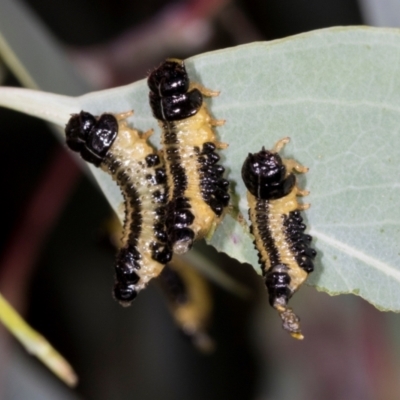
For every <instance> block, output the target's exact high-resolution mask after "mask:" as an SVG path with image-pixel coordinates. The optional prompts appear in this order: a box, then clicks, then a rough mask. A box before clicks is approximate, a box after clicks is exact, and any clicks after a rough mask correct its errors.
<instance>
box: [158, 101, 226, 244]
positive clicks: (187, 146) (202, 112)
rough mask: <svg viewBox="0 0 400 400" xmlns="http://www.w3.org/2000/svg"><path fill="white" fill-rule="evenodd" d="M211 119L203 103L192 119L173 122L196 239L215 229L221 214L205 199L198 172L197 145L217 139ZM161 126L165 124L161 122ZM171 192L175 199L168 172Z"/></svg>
mask: <svg viewBox="0 0 400 400" xmlns="http://www.w3.org/2000/svg"><path fill="white" fill-rule="evenodd" d="M213 121H214V120H212V118H211V117H210V114H209V113H208V110H207V107H206V105H205V104H204V103H203V104H202V106H201V107H200V109H199V111H198V112H197V113H196V114H195V115H193V116H192V117H190V118H186V119H184V120H181V121H176V122H175V123H174V132H176V135H177V138H178V140H179V143H181V145H180V146H179V155H180V157H181V165H182V167H183V169H184V171H185V173H186V175H187V180H188V185H187V188H186V190H185V193H184V196H185V197H187V198H189V199H190V205H191V207H192V208H191V210H190V211H191V212H192V213H193V215H194V217H195V220H194V223H193V224H192V225H191V226H190V228H191V229H192V230H193V231H194V233H195V237H196V239H201V238H204V237H205V236H207V234H208V232H209V231H210V230H213V229H215V227H216V225H218V224H219V222H220V221H221V219H222V217H217V216H216V215H215V213H214V211H213V210H212V209H211V207H210V206H209V205H208V204H207V203H206V202H205V201H204V200H203V199H202V196H201V185H200V175H199V171H198V167H199V166H198V162H197V155H196V154H195V152H194V148H195V147H198V148H199V149H200V150H201V149H202V148H203V145H204V143H206V142H212V143H215V142H216V136H215V133H214V130H213V129H212V124H211V123H212V122H213ZM160 124H161V126H163V125H162V123H160ZM168 175H169V176H168V178H169V182H168V184H169V190H170V192H169V194H170V198H172V193H173V187H174V186H173V182H172V174H171V173H169V174H168Z"/></svg>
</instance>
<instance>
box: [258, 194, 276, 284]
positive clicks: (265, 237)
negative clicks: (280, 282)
mask: <svg viewBox="0 0 400 400" xmlns="http://www.w3.org/2000/svg"><path fill="white" fill-rule="evenodd" d="M256 208H257V210H258V212H257V215H256V224H257V229H258V234H259V236H260V238H261V239H262V243H263V247H264V249H265V250H266V252H267V255H268V258H269V262H270V265H271V266H274V265H278V264H280V263H281V259H280V256H279V250H278V248H277V247H276V245H275V242H274V239H273V237H272V233H271V231H270V229H269V225H270V224H269V218H268V212H269V204H268V201H266V200H264V199H257V206H256ZM254 245H255V242H254ZM256 249H257V248H256ZM261 267H262V270H263V275H264V276H265V275H266V273H267V271H266V269H265V268H266V265H265V263H264V262H262V263H261Z"/></svg>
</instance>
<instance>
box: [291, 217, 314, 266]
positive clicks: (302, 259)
mask: <svg viewBox="0 0 400 400" xmlns="http://www.w3.org/2000/svg"><path fill="white" fill-rule="evenodd" d="M302 222H303V218H302V217H301V215H300V212H299V211H292V212H291V213H289V215H288V216H285V218H284V222H283V226H284V227H285V235H286V238H287V241H288V243H289V244H290V249H291V250H292V252H293V254H294V255H295V258H296V261H297V263H298V264H299V266H300V267H301V268H303V269H304V270H305V271H306V272H308V273H310V272H312V271H314V264H313V260H314V258H315V256H316V254H317V252H316V251H315V250H314V249H313V248H311V247H309V244H310V243H311V239H312V238H311V236H310V235H306V234H304V233H303V232H304V230H305V229H306V226H305V225H304V224H303V223H302Z"/></svg>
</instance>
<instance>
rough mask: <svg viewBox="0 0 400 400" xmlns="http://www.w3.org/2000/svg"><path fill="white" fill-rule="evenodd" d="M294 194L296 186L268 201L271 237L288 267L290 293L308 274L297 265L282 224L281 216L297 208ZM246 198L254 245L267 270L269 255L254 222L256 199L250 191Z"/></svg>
mask: <svg viewBox="0 0 400 400" xmlns="http://www.w3.org/2000/svg"><path fill="white" fill-rule="evenodd" d="M296 196H297V187H294V188H293V190H292V191H291V192H290V193H289V194H288V195H287V196H285V197H282V198H280V199H277V200H270V201H269V202H268V204H269V207H268V221H269V230H270V232H271V237H272V239H273V240H274V243H275V245H276V247H277V249H278V251H279V256H280V259H281V262H282V264H286V265H287V266H288V267H289V271H288V274H289V276H290V278H291V281H290V285H289V286H290V289H291V291H292V293H293V292H295V291H296V290H297V289H298V288H299V287H300V286H301V284H302V283H303V282H304V281H305V280H306V279H307V275H308V274H307V272H306V271H304V269H302V268H301V267H300V266H299V265H298V263H297V261H296V258H295V256H294V254H293V252H292V251H291V249H290V247H289V244H288V242H287V239H286V235H285V231H284V226H283V216H284V215H286V216H288V214H289V213H290V212H292V211H296V210H298V209H299V204H298V202H297V199H296ZM247 200H248V202H249V207H250V219H251V223H252V226H253V234H254V237H255V240H256V246H257V249H258V251H259V252H260V254H261V256H262V260H263V262H264V263H265V265H266V267H267V268H266V269H267V270H268V269H270V268H271V265H270V261H269V256H268V253H267V251H266V249H265V248H264V244H263V241H262V239H261V237H260V233H259V230H258V227H257V223H256V215H257V213H260V212H259V211H258V212H256V211H255V209H256V204H257V199H256V197H254V196H253V195H252V194H251V193H250V192H247Z"/></svg>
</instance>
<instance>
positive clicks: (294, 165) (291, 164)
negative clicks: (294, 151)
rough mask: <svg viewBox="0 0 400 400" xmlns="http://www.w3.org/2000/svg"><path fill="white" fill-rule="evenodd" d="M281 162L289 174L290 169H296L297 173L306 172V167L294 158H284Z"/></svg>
mask: <svg viewBox="0 0 400 400" xmlns="http://www.w3.org/2000/svg"><path fill="white" fill-rule="evenodd" d="M283 164H285V167H286V171H287V173H288V174H290V173H291V172H292V171H296V172H297V173H299V174H305V173H306V172H308V168H307V167H305V166H304V165H301V164H300V163H298V162H297V161H296V160H293V159H292V158H289V159H288V158H286V159H284V160H283Z"/></svg>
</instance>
